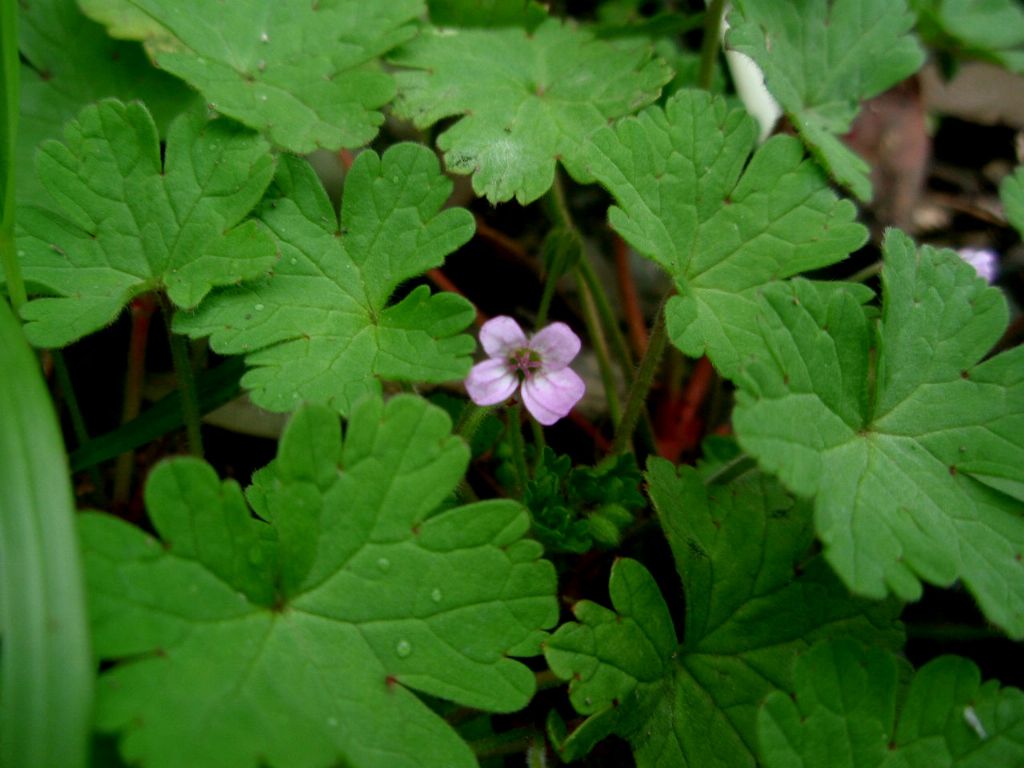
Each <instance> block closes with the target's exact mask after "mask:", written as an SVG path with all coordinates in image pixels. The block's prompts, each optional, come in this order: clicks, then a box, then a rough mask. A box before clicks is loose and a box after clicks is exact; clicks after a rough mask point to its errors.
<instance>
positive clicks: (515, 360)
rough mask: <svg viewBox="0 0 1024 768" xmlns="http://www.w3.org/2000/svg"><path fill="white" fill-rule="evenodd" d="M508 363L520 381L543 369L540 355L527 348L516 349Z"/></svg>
mask: <svg viewBox="0 0 1024 768" xmlns="http://www.w3.org/2000/svg"><path fill="white" fill-rule="evenodd" d="M508 361H509V363H511V365H512V367H513V368H515V371H516V373H517V374H518V375H519V378H520V380H522V379H529V378H530V376H532V375H533V372H534V371H536V370H537V369H539V368H541V367H543V362H542V361H541V359H540V355H538V354H537V353H536V352H534V351H533V350H532V349H530V348H529V347H523V348H521V349H517V350H516V351H515V352H513V353H512V355H511V356H510V357H509V359H508Z"/></svg>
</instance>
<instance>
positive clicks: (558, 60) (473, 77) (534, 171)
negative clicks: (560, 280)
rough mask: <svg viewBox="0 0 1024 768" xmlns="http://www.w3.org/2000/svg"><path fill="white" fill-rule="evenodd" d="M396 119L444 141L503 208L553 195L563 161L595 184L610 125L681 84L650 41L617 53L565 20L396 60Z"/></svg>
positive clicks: (454, 40)
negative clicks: (601, 140)
mask: <svg viewBox="0 0 1024 768" xmlns="http://www.w3.org/2000/svg"><path fill="white" fill-rule="evenodd" d="M391 61H392V62H393V63H395V64H397V65H399V66H401V67H406V68H408V69H407V70H406V71H400V72H399V73H398V74H397V75H396V77H397V80H398V88H399V97H398V99H397V101H396V102H395V111H396V112H397V113H398V115H399V116H400V117H405V118H408V119H411V120H412V121H413V122H414V123H415V124H416V126H417V127H420V128H426V127H427V126H431V125H433V124H434V123H436V122H438V121H439V120H443V119H444V118H447V117H459V118H460V119H459V120H458V121H457V122H456V123H455V124H454V125H452V126H451V127H450V128H448V129H447V130H446V131H445V132H444V133H442V134H441V135H440V136H438V138H437V146H438V147H440V148H441V149H442V150H443V151H444V157H445V163H446V164H447V166H448V169H449V170H450V171H452V172H453V173H460V174H470V173H471V174H473V190H474V191H475V192H476V193H477V194H478V195H483V196H485V197H487V199H488V200H490V201H491V202H493V203H497V202H503V201H505V200H510V199H512V198H513V197H515V198H516V200H518V201H519V202H520V203H522V204H524V205H525V204H526V203H529V202H532V201H533V200H536V199H537V198H539V197H540V196H541V195H543V194H544V193H545V192H547V191H548V189H550V187H551V184H552V182H553V180H554V175H555V164H556V161H558V160H560V161H561V162H562V164H563V165H564V166H565V168H566V170H568V171H569V173H570V174H571V175H572V176H573V178H575V179H577V180H578V181H587V180H590V178H591V177H590V175H589V174H588V173H587V169H586V166H585V162H584V157H583V152H582V146H583V140H584V139H585V138H586V136H587V135H588V134H590V133H592V132H593V131H594V130H596V129H597V128H600V127H601V126H603V125H605V124H606V123H607V122H608V121H609V120H614V119H615V118H618V117H622V116H623V115H628V114H630V113H632V112H635V111H636V110H638V109H640V108H641V107H643V106H645V105H647V104H650V103H651V102H652V101H654V100H655V99H656V98H657V97H658V94H659V93H660V91H661V86H662V85H664V84H665V83H666V82H668V81H669V79H670V78H671V76H672V72H671V70H669V68H668V66H667V65H666V64H665V63H664V62H662V61H661V60H660V59H656V58H653V54H652V51H651V47H650V45H649V44H648V43H646V42H644V41H638V40H631V41H624V42H618V43H609V42H605V41H602V40H596V39H594V37H593V36H592V35H591V34H590V33H588V32H584V31H582V30H580V29H578V28H576V27H574V26H571V25H569V24H563V23H562V22H560V21H557V20H553V19H552V20H549V21H547V22H545V23H544V24H542V25H541V26H539V27H538V28H537V29H536V30H535V31H534V32H532V33H530V34H528V33H527V32H526V31H525V30H522V29H458V30H455V29H432V28H428V29H425V30H424V31H423V32H422V33H421V34H420V36H419V37H418V38H416V39H415V40H413V41H412V42H411V43H409V44H408V45H406V46H404V47H403V48H401V49H399V50H398V51H396V52H395V53H394V54H393V55H392V56H391Z"/></svg>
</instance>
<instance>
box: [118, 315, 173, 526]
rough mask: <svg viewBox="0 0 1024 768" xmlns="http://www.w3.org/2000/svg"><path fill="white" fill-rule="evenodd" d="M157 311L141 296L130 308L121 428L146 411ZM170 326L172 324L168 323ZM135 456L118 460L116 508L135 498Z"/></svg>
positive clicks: (130, 455) (124, 456) (128, 453)
mask: <svg viewBox="0 0 1024 768" xmlns="http://www.w3.org/2000/svg"><path fill="white" fill-rule="evenodd" d="M155 309H156V302H155V301H153V298H152V297H151V296H139V297H138V298H136V299H133V300H132V302H131V305H130V311H131V316H132V330H131V336H130V337H129V339H128V364H127V368H126V371H125V377H124V395H123V399H122V401H121V424H122V425H123V424H127V423H128V422H130V421H132V420H133V419H135V418H136V417H137V416H138V415H139V412H140V411H141V410H142V385H143V379H144V377H145V373H146V347H147V345H148V341H149V323H150V319H151V318H152V317H153V312H154V311H155ZM168 322H170V321H169V320H168ZM134 467H135V452H134V451H125V452H124V453H122V454H121V455H120V456H118V457H117V464H116V466H115V469H114V504H116V505H117V506H119V507H123V506H124V505H125V504H127V503H128V499H129V497H130V495H131V486H132V471H133V469H134Z"/></svg>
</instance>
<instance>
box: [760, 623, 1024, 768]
mask: <svg viewBox="0 0 1024 768" xmlns="http://www.w3.org/2000/svg"><path fill="white" fill-rule="evenodd" d="M901 666H903V664H902V663H901V662H900V661H899V660H898V659H897V658H896V657H895V656H892V655H891V654H889V653H887V652H885V651H883V650H881V649H879V648H864V647H862V646H860V645H859V644H858V643H856V642H854V641H852V640H850V639H848V638H842V639H839V640H833V641H829V642H823V643H819V644H817V645H816V646H815V647H814V648H812V649H811V650H810V651H809V652H808V653H806V654H804V655H803V656H801V657H800V659H799V661H798V662H797V665H796V674H795V678H796V697H795V700H794V698H793V697H791V696H790V694H789V693H783V692H779V691H776V692H775V693H772V694H771V695H770V696H769V697H768V698H767V699H766V700H765V702H764V704H763V706H762V707H761V711H760V712H759V713H758V718H757V730H758V737H759V741H760V748H761V755H762V759H763V762H764V766H765V768H811V767H812V766H829V768H882V767H883V766H884V767H885V768H896V766H921V767H922V768H924V766H943V768H954V767H956V768H968V766H970V767H971V768H984V767H986V766H1010V765H1021V764H1022V763H1024V693H1022V692H1021V691H1020V690H1019V689H1017V688H1003V689H1000V687H999V683H998V682H997V681H994V680H993V681H990V682H988V683H985V684H984V685H982V684H981V676H980V674H979V673H978V668H977V667H976V666H975V665H974V664H972V663H971V662H969V661H967V660H966V659H962V658H959V657H957V656H943V657H941V658H938V659H935V660H934V661H930V662H929V663H928V664H926V665H925V666H924V667H922V668H921V669H920V670H918V672H917V673H916V674H915V675H914V676H913V679H912V680H911V681H910V684H909V687H907V688H906V689H905V690H904V686H903V685H901V684H900V678H901V677H902V676H901V675H900V671H901V670H900V667H901Z"/></svg>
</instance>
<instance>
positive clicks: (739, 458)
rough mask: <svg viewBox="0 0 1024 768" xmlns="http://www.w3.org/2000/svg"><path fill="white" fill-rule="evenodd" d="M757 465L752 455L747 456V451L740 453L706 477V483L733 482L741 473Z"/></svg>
mask: <svg viewBox="0 0 1024 768" xmlns="http://www.w3.org/2000/svg"><path fill="white" fill-rule="evenodd" d="M755 466H757V464H756V462H755V461H754V460H753V459H752V458H751V457H750V456H747V454H745V453H740V454H738V455H736V456H734V457H733V458H731V459H729V461H727V462H725V464H723V465H722V466H720V467H719V468H718V469H716V470H715V471H714V472H712V473H711V474H709V475H708V476H707V477H705V478H704V484H705V485H714V484H715V483H723V484H724V483H728V482H731V481H732V480H735V479H736V478H737V477H739V476H740V475H743V474H746V473H747V472H749V471H750V470H751V469H753V468H754V467H755Z"/></svg>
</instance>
